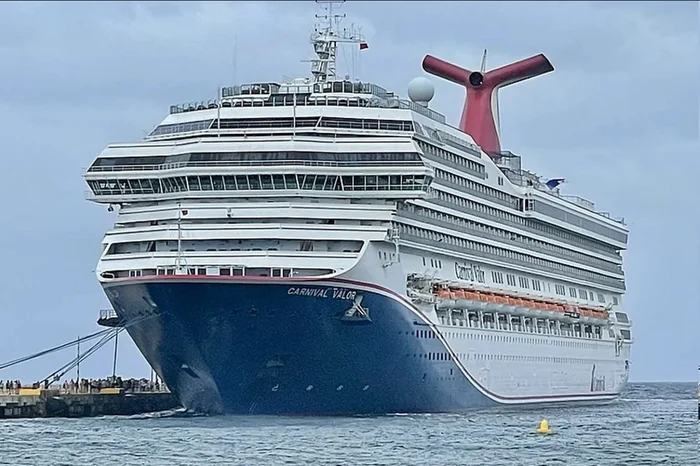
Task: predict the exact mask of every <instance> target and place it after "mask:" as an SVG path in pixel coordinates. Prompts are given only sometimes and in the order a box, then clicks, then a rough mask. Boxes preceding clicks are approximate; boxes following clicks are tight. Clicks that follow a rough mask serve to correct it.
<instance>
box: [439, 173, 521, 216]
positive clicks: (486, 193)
mask: <svg viewBox="0 0 700 466" xmlns="http://www.w3.org/2000/svg"><path fill="white" fill-rule="evenodd" d="M435 179H436V180H440V182H441V183H443V182H444V183H446V184H449V185H452V187H453V188H456V189H459V190H460V191H466V192H468V193H471V194H474V195H475V196H479V197H481V198H484V199H486V200H489V201H492V202H496V203H498V204H501V205H503V206H506V207H510V208H512V209H517V208H518V205H519V201H520V198H519V197H516V196H511V195H510V194H507V193H504V192H503V191H499V190H497V189H493V188H491V187H489V186H486V185H483V184H481V183H475V182H474V181H472V180H470V179H468V178H464V177H462V176H459V175H455V174H454V173H450V172H446V171H445V170H440V169H439V168H436V169H435Z"/></svg>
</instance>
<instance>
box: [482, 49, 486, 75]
mask: <svg viewBox="0 0 700 466" xmlns="http://www.w3.org/2000/svg"><path fill="white" fill-rule="evenodd" d="M481 73H482V74H483V73H486V49H484V56H483V57H481Z"/></svg>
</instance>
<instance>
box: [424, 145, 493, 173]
mask: <svg viewBox="0 0 700 466" xmlns="http://www.w3.org/2000/svg"><path fill="white" fill-rule="evenodd" d="M416 142H417V143H418V147H420V149H421V151H423V156H424V157H425V158H427V159H430V160H433V161H436V162H439V163H444V164H445V165H448V166H451V167H452V168H455V169H457V170H464V171H466V172H468V173H470V174H472V175H474V176H477V177H479V178H482V179H485V178H486V168H485V167H484V165H483V164H482V163H479V162H476V161H474V160H470V159H468V158H467V157H464V156H462V155H457V154H455V153H452V152H450V151H447V150H445V149H442V148H440V147H436V146H433V145H432V144H428V143H426V142H423V141H421V140H417V141H416Z"/></svg>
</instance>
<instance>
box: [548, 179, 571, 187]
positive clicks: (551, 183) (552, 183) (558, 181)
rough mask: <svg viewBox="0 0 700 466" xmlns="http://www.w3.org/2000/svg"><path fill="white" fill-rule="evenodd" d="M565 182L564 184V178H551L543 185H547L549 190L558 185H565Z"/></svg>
mask: <svg viewBox="0 0 700 466" xmlns="http://www.w3.org/2000/svg"><path fill="white" fill-rule="evenodd" d="M565 182H566V180H565V179H564V178H552V179H551V180H549V181H547V182H546V183H545V185H547V187H548V188H549V189H554V188H556V187H557V186H559V185H560V184H562V183H565Z"/></svg>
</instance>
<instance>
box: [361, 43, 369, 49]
mask: <svg viewBox="0 0 700 466" xmlns="http://www.w3.org/2000/svg"><path fill="white" fill-rule="evenodd" d="M368 48H369V45H367V42H360V50H364V49H368Z"/></svg>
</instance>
